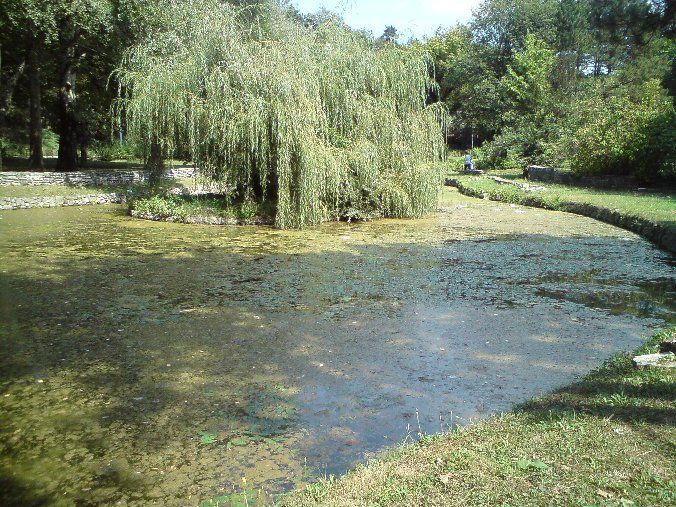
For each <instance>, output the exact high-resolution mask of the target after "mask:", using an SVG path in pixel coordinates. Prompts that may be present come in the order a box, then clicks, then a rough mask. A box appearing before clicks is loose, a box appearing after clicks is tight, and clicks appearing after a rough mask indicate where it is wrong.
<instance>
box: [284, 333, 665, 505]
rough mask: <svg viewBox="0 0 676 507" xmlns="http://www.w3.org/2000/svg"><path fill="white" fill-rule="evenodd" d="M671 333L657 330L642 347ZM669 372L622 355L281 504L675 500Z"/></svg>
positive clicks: (652, 348) (653, 347)
mask: <svg viewBox="0 0 676 507" xmlns="http://www.w3.org/2000/svg"><path fill="white" fill-rule="evenodd" d="M675 335H676V328H672V329H671V330H669V331H665V332H663V333H661V334H658V335H656V336H654V337H653V338H652V339H651V340H650V341H649V342H648V343H647V344H646V345H645V346H644V347H642V349H641V350H640V352H643V353H648V352H654V351H656V350H657V345H658V343H659V342H660V341H661V340H662V339H665V338H667V337H669V336H672V337H673V336H675ZM675 399H676V372H674V371H673V370H660V371H655V370H636V369H634V368H633V366H632V364H631V359H630V356H629V355H620V356H617V357H615V358H614V359H612V360H610V361H608V362H607V363H605V364H604V365H603V366H602V367H600V368H599V369H598V370H596V371H594V372H592V373H590V374H589V375H587V376H586V377H585V378H584V379H582V380H581V381H580V382H578V383H576V384H573V385H571V386H569V387H566V388H564V389H561V390H559V391H557V392H555V393H553V394H551V395H548V396H545V397H542V398H537V399H534V400H532V401H531V402H529V403H527V404H525V405H523V406H521V407H518V408H517V409H516V410H514V411H513V412H511V413H508V414H504V415H501V416H496V417H494V418H490V419H487V420H485V421H482V422H480V423H478V424H476V425H475V426H470V427H466V428H461V429H459V430H457V431H454V432H451V433H448V434H444V435H438V436H429V437H423V438H422V440H421V441H420V442H419V443H417V444H413V445H408V446H403V447H401V448H399V449H396V450H394V451H392V452H390V453H389V454H388V455H386V456H385V457H383V458H380V459H378V460H376V461H374V462H372V463H370V464H368V465H367V466H365V467H364V466H361V467H358V468H357V469H356V470H354V471H352V472H350V473H348V474H347V475H345V476H343V477H341V478H338V479H336V478H331V479H329V480H322V481H320V482H318V483H316V484H313V485H311V486H309V487H308V488H306V489H304V490H302V491H298V492H295V493H293V494H291V495H290V496H288V497H285V498H283V499H281V501H280V503H281V505H285V506H309V505H344V506H348V505H349V506H390V505H394V506H397V505H401V506H410V505H439V506H442V505H443V506H456V505H457V506H474V505H476V506H486V505H500V506H528V505H561V506H564V505H566V506H567V505H581V506H583V505H584V506H634V505H635V506H649V505H665V506H666V505H676V480H675V477H674V473H673V472H674V470H675V469H676V430H675V427H674V422H675V418H676V408H675V407H674V400H675Z"/></svg>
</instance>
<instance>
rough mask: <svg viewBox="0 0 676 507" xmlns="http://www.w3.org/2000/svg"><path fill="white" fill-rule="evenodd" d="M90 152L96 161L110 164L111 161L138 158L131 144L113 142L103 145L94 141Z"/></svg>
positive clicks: (136, 150)
mask: <svg viewBox="0 0 676 507" xmlns="http://www.w3.org/2000/svg"><path fill="white" fill-rule="evenodd" d="M92 150H93V151H94V154H95V155H96V158H97V159H98V160H101V161H103V162H111V161H113V160H132V159H135V158H139V157H138V149H137V147H136V146H135V145H134V144H132V143H127V142H120V141H113V142H111V143H103V142H100V141H95V142H94V143H92Z"/></svg>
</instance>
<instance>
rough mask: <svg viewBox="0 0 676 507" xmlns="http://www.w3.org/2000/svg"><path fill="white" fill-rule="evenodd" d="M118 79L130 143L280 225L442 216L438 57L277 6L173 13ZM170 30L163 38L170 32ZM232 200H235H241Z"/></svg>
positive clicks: (191, 6) (214, 5)
mask: <svg viewBox="0 0 676 507" xmlns="http://www.w3.org/2000/svg"><path fill="white" fill-rule="evenodd" d="M164 16H166V19H165V20H164V21H163V23H160V28H159V29H158V30H157V31H156V33H154V34H153V36H152V37H151V38H149V39H148V41H146V42H145V43H144V44H142V45H140V46H138V47H135V48H132V49H131V50H130V52H129V55H128V57H127V58H126V60H125V62H124V65H123V67H122V69H121V70H120V79H121V82H122V84H123V86H124V87H125V89H126V96H127V98H126V99H125V101H124V111H125V114H126V121H127V125H128V128H129V131H130V135H133V136H135V137H136V138H137V139H138V140H140V141H141V142H142V143H143V145H144V146H146V147H147V149H148V150H149V151H150V147H153V146H154V147H155V149H158V148H159V149H160V150H161V152H162V153H164V154H167V155H168V154H171V153H173V152H175V151H176V150H177V149H184V150H189V152H190V154H191V156H192V159H193V161H194V162H195V164H196V166H197V167H198V169H199V171H200V173H201V174H202V175H203V176H204V177H206V178H208V179H211V180H214V181H218V182H221V183H223V184H224V185H225V186H227V187H228V188H231V189H236V192H239V193H240V194H246V197H251V198H258V199H261V200H263V201H266V200H274V201H275V202H276V210H277V211H276V219H275V220H276V225H277V226H278V227H282V228H288V227H302V226H304V225H308V224H316V223H319V222H320V221H322V220H326V219H329V218H338V217H340V216H343V215H345V214H348V215H349V214H350V213H352V212H356V213H367V214H371V215H379V216H385V217H417V216H420V215H422V214H424V213H426V212H429V211H430V210H432V209H433V208H434V207H435V206H436V202H437V197H438V190H439V185H440V174H439V171H438V168H437V167H438V166H435V164H434V162H435V161H438V160H439V159H441V158H442V157H443V152H444V137H443V134H442V130H443V128H444V122H445V112H444V110H443V109H442V108H441V107H440V106H438V105H434V106H426V98H427V94H428V91H429V86H430V84H429V83H430V80H429V70H430V68H429V66H430V62H429V60H428V59H427V58H426V57H425V56H424V55H423V54H421V53H419V52H416V51H414V50H411V49H403V48H398V47H396V46H394V45H391V44H386V45H384V46H381V47H376V45H374V44H373V43H372V42H369V41H367V40H365V39H364V38H363V37H361V36H359V35H357V34H354V33H353V32H351V31H349V30H348V29H346V28H345V27H342V26H340V25H339V24H338V23H333V22H329V23H325V24H323V25H321V26H319V27H317V28H312V29H310V28H306V27H304V26H302V25H301V24H300V23H298V22H297V21H295V20H293V19H291V18H290V17H289V16H288V15H287V14H286V13H285V11H283V9H282V8H281V7H278V6H277V5H276V4H274V3H272V2H271V3H266V2H263V3H262V4H260V5H259V6H258V7H257V8H255V9H242V8H238V7H233V6H228V5H224V4H223V3H222V2H218V1H216V0H207V1H196V0H195V1H194V2H192V1H183V2H178V3H173V4H172V6H171V7H170V8H168V9H167V10H166V11H165V12H164ZM162 27H163V28H162ZM233 191H234V190H233Z"/></svg>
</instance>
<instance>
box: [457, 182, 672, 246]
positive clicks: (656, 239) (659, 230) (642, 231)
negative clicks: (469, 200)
mask: <svg viewBox="0 0 676 507" xmlns="http://www.w3.org/2000/svg"><path fill="white" fill-rule="evenodd" d="M446 185H447V186H451V187H455V188H457V189H458V190H459V191H460V193H461V194H463V195H466V196H468V197H478V198H479V199H490V200H491V201H499V202H503V201H504V200H503V199H501V198H500V196H499V195H495V194H491V193H488V192H483V191H481V190H476V189H474V188H470V187H467V186H465V185H463V184H462V183H461V182H460V181H458V180H456V179H454V178H447V179H446ZM509 202H511V201H509ZM517 203H518V204H521V205H523V206H531V207H534V208H542V209H548V210H552V211H565V212H567V213H574V214H576V215H583V216H586V217H589V218H594V219H595V220H599V221H601V222H605V223H608V224H610V225H614V226H617V227H621V228H622V229H626V230H628V231H631V232H633V233H636V234H638V235H639V236H642V237H643V238H645V239H647V240H648V241H650V242H651V243H654V244H655V245H657V246H658V247H660V248H662V249H664V250H667V251H669V252H671V253H676V228H674V227H667V226H664V225H662V224H658V223H655V222H651V221H650V220H646V219H645V218H641V217H637V216H632V215H624V214H622V213H620V212H619V211H616V210H611V209H608V208H602V207H600V206H596V205H594V204H588V203H576V202H567V201H562V202H560V203H558V205H557V207H556V208H555V207H552V206H550V205H548V204H547V203H546V202H544V201H543V200H542V199H540V198H539V197H538V196H535V195H525V196H523V197H518V199H517Z"/></svg>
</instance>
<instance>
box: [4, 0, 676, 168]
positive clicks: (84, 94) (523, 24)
mask: <svg viewBox="0 0 676 507" xmlns="http://www.w3.org/2000/svg"><path fill="white" fill-rule="evenodd" d="M176 3H181V1H178V0H177V1H173V2H172V1H169V0H164V1H159V2H158V1H151V0H58V1H57V0H2V9H0V44H1V60H0V134H1V135H2V139H3V146H2V150H0V153H2V152H11V150H9V148H10V147H11V146H12V144H13V143H16V144H21V143H23V142H27V143H28V144H29V147H30V150H29V153H30V157H29V162H30V166H31V167H33V168H40V167H42V159H43V157H42V147H43V146H44V145H46V140H45V139H43V131H44V128H45V127H47V128H48V130H47V131H46V132H48V133H51V132H55V133H56V137H57V139H58V156H59V157H58V160H59V162H58V167H59V169H62V170H72V169H74V168H75V167H76V166H78V165H81V164H83V163H86V160H87V153H88V149H89V148H91V147H96V148H98V152H99V155H103V154H104V152H105V150H106V149H111V146H116V147H117V148H118V149H120V148H121V147H123V146H126V149H128V150H133V152H134V153H133V154H134V155H136V156H142V157H145V158H147V159H151V158H152V157H151V156H150V155H152V153H151V151H152V150H150V149H146V150H145V151H144V150H143V147H137V146H136V145H134V144H132V143H120V142H119V140H120V139H125V136H126V132H127V125H126V123H125V122H126V120H125V114H124V110H123V109H124V104H125V100H124V99H125V98H126V97H125V93H127V91H126V90H125V88H124V86H122V83H121V82H120V81H119V80H118V77H117V76H118V74H116V73H115V71H116V69H118V68H119V67H120V65H121V62H122V61H123V59H124V57H125V55H126V54H128V51H129V49H130V48H132V47H135V46H136V45H137V44H138V43H140V42H142V41H144V40H147V39H148V37H149V36H150V35H152V34H153V33H156V32H157V31H158V30H159V31H161V30H162V23H163V22H164V21H163V20H165V18H166V16H165V13H166V11H167V6H169V5H173V4H176ZM183 3H188V4H189V3H191V2H190V1H189V0H183ZM222 3H229V4H231V5H235V6H237V7H240V8H241V7H245V8H246V9H245V10H248V12H249V16H250V22H252V23H253V22H254V21H255V22H257V23H260V19H261V18H260V17H256V16H257V14H256V12H257V11H256V9H258V8H260V7H261V6H263V5H265V4H267V3H268V1H267V0H230V1H229V2H225V1H223V2H222ZM277 5H279V6H281V8H282V9H284V10H285V12H286V13H287V15H288V16H289V17H290V18H292V19H294V20H295V21H297V22H299V23H301V24H302V25H304V26H305V27H306V28H308V29H313V30H317V29H318V28H319V27H321V26H322V25H324V24H326V23H327V22H330V23H335V24H337V25H341V26H342V27H343V28H346V27H345V25H344V24H342V23H341V21H340V19H339V18H338V17H337V16H336V15H334V14H331V13H329V12H326V11H323V12H318V13H314V14H307V13H300V12H298V11H296V10H295V9H294V8H293V7H292V6H291V5H290V4H289V2H287V1H280V2H277ZM399 28H402V27H399ZM356 35H357V36H359V37H361V38H363V40H364V41H366V42H367V43H369V44H373V45H374V46H377V45H380V46H383V45H390V44H391V45H396V44H398V40H399V38H398V35H397V30H396V28H395V27H391V26H390V27H387V29H386V30H385V33H383V34H382V36H381V37H379V38H376V37H374V36H373V35H372V34H369V33H364V32H358V33H357V34H356ZM403 46H405V47H406V48H407V49H409V50H412V51H425V52H427V53H428V54H430V55H431V57H432V59H433V61H434V70H433V72H432V74H431V77H432V78H433V79H434V80H435V81H436V84H437V86H436V87H434V88H431V90H432V91H431V93H430V96H429V97H428V99H427V100H428V103H432V102H435V101H441V102H442V103H443V104H445V106H446V107H447V108H448V111H449V112H450V114H451V118H452V121H451V127H450V129H449V132H448V144H449V146H451V147H455V148H462V149H465V148H469V147H472V146H475V147H477V156H478V158H479V160H480V162H481V163H482V164H483V165H484V166H485V167H507V166H523V165H525V164H527V163H543V164H549V165H558V166H564V167H569V168H571V169H573V170H576V171H581V172H588V173H618V174H624V173H634V174H637V175H638V176H640V177H642V178H644V179H655V178H659V177H667V178H673V177H674V173H675V172H676V170H675V169H674V166H675V162H674V158H675V156H674V144H675V136H676V133H675V127H674V123H675V122H674V119H675V117H674V102H673V96H674V93H675V87H676V84H675V83H676V81H675V78H674V69H675V67H676V49H675V42H674V7H673V3H672V2H669V1H667V0H650V1H646V0H485V1H484V2H483V3H482V4H481V6H480V7H479V8H477V9H476V11H475V13H474V15H473V17H472V19H471V20H470V21H469V22H468V23H465V24H461V25H456V26H453V27H450V28H446V29H440V30H439V31H438V32H437V33H436V34H435V35H434V36H433V37H431V38H430V39H428V40H426V41H424V42H417V41H411V42H409V43H407V44H404V45H403ZM23 133H27V135H25V136H23V135H22V134H23ZM113 140H117V142H113ZM189 151H190V150H189V149H187V147H185V146H183V147H182V146H177V147H176V153H174V155H180V156H190V153H189ZM157 154H158V153H155V155H157ZM118 155H120V154H119V153H118ZM129 155H131V153H130V154H129Z"/></svg>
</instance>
